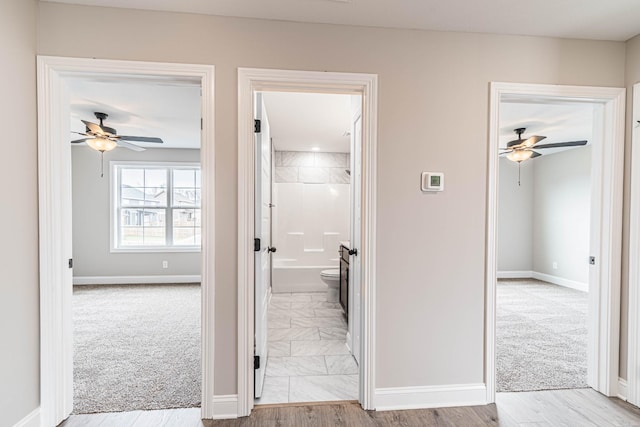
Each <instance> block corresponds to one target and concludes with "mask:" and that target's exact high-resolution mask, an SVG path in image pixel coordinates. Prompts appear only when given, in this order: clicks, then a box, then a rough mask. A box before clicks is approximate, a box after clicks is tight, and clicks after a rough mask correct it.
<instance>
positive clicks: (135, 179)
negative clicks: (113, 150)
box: [120, 168, 144, 187]
mask: <svg viewBox="0 0 640 427" xmlns="http://www.w3.org/2000/svg"><path fill="white" fill-rule="evenodd" d="M121 171H122V172H121V174H120V180H121V186H122V187H144V169H129V168H122V169H121Z"/></svg>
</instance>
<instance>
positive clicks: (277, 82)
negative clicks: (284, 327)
mask: <svg viewBox="0 0 640 427" xmlns="http://www.w3.org/2000/svg"><path fill="white" fill-rule="evenodd" d="M257 91H295V92H316V93H342V94H352V95H362V198H361V200H362V224H361V230H362V231H361V236H362V238H361V245H360V248H359V254H358V258H360V262H361V265H362V267H361V272H362V279H361V289H362V301H361V331H362V332H361V333H362V339H361V354H360V391H361V394H360V398H359V400H360V403H361V404H362V406H363V407H364V408H365V409H374V391H375V370H374V367H375V360H374V348H375V315H374V314H375V313H374V312H375V295H376V292H375V278H376V268H375V259H376V250H375V248H376V153H377V150H376V139H377V76H376V75H373V74H356V73H334V72H317V71H289V70H267V69H253V68H240V69H239V70H238V416H247V415H249V414H250V413H251V409H252V408H253V381H254V375H253V339H254V331H253V326H254V321H253V317H254V314H255V313H254V306H253V305H254V286H253V283H254V282H253V280H254V259H253V257H254V255H253V237H254V226H255V222H254V218H253V217H254V214H255V210H254V173H255V158H254V157H255V148H254V142H253V141H254V135H253V130H254V129H253V111H254V106H253V103H254V93H255V92H257Z"/></svg>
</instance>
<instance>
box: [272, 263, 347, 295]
mask: <svg viewBox="0 0 640 427" xmlns="http://www.w3.org/2000/svg"><path fill="white" fill-rule="evenodd" d="M278 261H280V260H278ZM339 267H340V266H339V264H337V263H336V264H335V265H325V266H315V265H314V266H299V265H287V264H286V262H285V263H282V262H277V261H276V260H274V265H273V269H272V272H271V274H272V280H271V291H272V292H273V293H276V294H277V293H283V292H323V291H326V290H327V285H326V284H325V283H324V282H323V281H322V280H321V279H320V272H321V271H322V270H329V269H337V268H339Z"/></svg>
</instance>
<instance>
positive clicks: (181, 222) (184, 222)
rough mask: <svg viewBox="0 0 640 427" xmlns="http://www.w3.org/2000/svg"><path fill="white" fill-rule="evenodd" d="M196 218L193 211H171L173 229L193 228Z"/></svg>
mask: <svg viewBox="0 0 640 427" xmlns="http://www.w3.org/2000/svg"><path fill="white" fill-rule="evenodd" d="M196 220H197V221H199V218H196V212H195V209H174V210H173V226H174V227H195V226H196Z"/></svg>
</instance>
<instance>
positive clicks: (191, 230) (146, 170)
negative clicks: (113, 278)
mask: <svg viewBox="0 0 640 427" xmlns="http://www.w3.org/2000/svg"><path fill="white" fill-rule="evenodd" d="M111 176H112V183H111V185H112V201H113V209H112V214H111V215H112V218H111V224H112V245H111V250H112V251H115V252H118V251H122V252H135V251H142V252H154V251H159V252H164V251H169V252H174V251H199V250H200V240H201V226H200V224H201V214H202V210H201V203H200V202H201V188H200V166H199V165H197V164H193V163H152V162H144V163H140V162H135V163H134V162H111Z"/></svg>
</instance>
